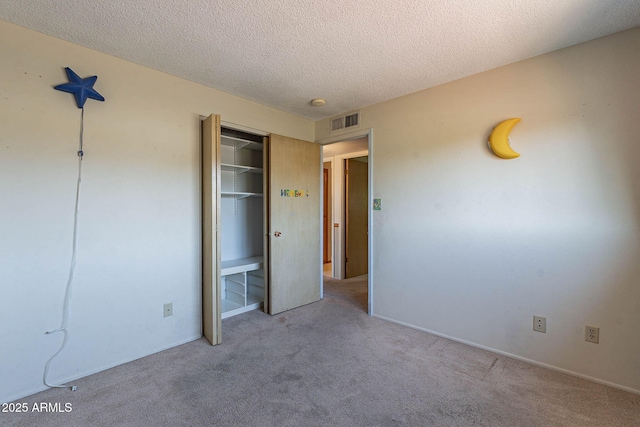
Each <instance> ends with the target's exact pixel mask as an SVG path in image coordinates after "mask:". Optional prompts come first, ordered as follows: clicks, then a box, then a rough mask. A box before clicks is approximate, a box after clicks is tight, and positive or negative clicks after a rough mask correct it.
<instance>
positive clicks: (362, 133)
mask: <svg viewBox="0 0 640 427" xmlns="http://www.w3.org/2000/svg"><path fill="white" fill-rule="evenodd" d="M365 137H366V138H367V141H368V150H367V153H365V154H362V153H364V152H363V151H360V152H354V153H348V154H343V155H340V156H335V157H337V158H340V162H341V163H342V165H335V164H333V165H332V170H333V171H334V173H333V177H332V178H335V177H336V173H341V174H344V172H343V171H344V161H343V160H344V159H347V158H352V157H361V156H363V155H367V156H368V157H369V162H368V171H367V172H368V173H367V176H368V187H369V189H368V190H369V194H368V196H367V199H368V207H367V216H368V222H369V225H368V242H367V248H368V254H367V258H368V266H367V269H368V272H369V273H368V280H367V282H368V283H367V295H368V300H369V301H368V310H367V311H368V314H369V316H372V315H373V301H374V300H373V244H374V234H373V154H374V153H373V129H372V128H369V129H359V130H354V131H352V132H347V133H342V134H340V135H338V136H331V137H327V138H322V139H319V140H317V141H316V142H317V143H318V144H320V145H323V146H324V145H328V144H333V143H335V142H343V141H349V140H353V139H360V138H365ZM337 170H339V171H337ZM336 181H338V179H333V190H334V192H333V194H334V195H335V194H336V193H335V191H336V188H337V186H338V185H344V184H341V183H343V182H344V175H342V176H340V177H339V182H336ZM343 192H344V187H343V189H341V190H340V194H342V193H343ZM343 205H344V204H343V203H342V204H341V206H343ZM333 211H334V212H333V213H334V214H338V213H337V212H336V207H334V209H333ZM336 217H337V218H343V216H334V217H333V218H332V224H333V223H334V222H335V219H336ZM320 221H322V212H320ZM340 223H342V219H341V220H340ZM340 234H342V230H341V229H340ZM334 237H335V232H334ZM335 242H336V239H334V244H333V248H332V253H331V260H332V269H333V273H334V274H333V276H334V277H336V276H338V277H344V266H341V269H340V271H336V265H335V264H336V259H339V260H340V263H341V264H343V263H344V256H342V254H338V253H336V252H337V251H336V247H338V245H337V244H336V243H335ZM340 244H341V245H342V246H339V247H338V248H344V242H343V239H342V238H340ZM340 250H344V249H340ZM338 256H340V258H338ZM338 273H340V274H338Z"/></svg>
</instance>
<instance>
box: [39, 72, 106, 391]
mask: <svg viewBox="0 0 640 427" xmlns="http://www.w3.org/2000/svg"><path fill="white" fill-rule="evenodd" d="M65 70H66V72H67V77H68V78H69V83H65V84H61V85H58V86H56V87H55V89H56V90H61V91H63V92H68V93H72V94H73V95H74V96H75V98H76V103H77V105H78V108H80V110H81V113H80V137H79V147H78V153H77V154H78V179H77V181H76V199H75V204H74V212H73V238H72V247H71V263H70V266H69V277H68V279H67V287H66V290H65V296H64V303H63V307H62V322H61V324H60V327H59V328H58V329H54V330H52V331H47V332H46V334H47V335H51V334H55V333H58V332H62V333H63V334H64V338H63V340H62V344H61V345H60V348H59V349H58V351H56V352H55V353H54V354H53V356H51V357H50V358H49V360H47V362H46V363H45V365H44V374H43V376H42V380H43V382H44V384H45V385H46V386H47V387H56V388H67V387H70V388H71V390H72V391H75V390H76V386H65V385H57V384H51V383H49V381H48V380H47V377H48V376H49V368H50V366H51V362H52V361H53V359H55V358H56V356H58V354H60V353H61V352H62V350H64V348H65V346H66V345H67V342H68V341H69V327H68V326H69V318H70V310H71V296H72V293H73V292H72V291H73V278H74V276H75V271H76V258H77V253H78V219H79V213H80V209H79V207H80V185H81V183H82V159H83V157H84V103H85V101H86V100H87V98H92V99H96V100H98V101H104V98H103V97H102V95H100V94H99V93H98V92H96V90H95V89H93V85H94V84H95V82H96V80H97V78H98V77H97V76H92V77H88V78H86V79H83V78H80V77H79V76H78V75H77V74H76V73H74V72H73V71H72V70H71V68H68V67H67V68H65Z"/></svg>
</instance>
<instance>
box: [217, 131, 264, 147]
mask: <svg viewBox="0 0 640 427" xmlns="http://www.w3.org/2000/svg"><path fill="white" fill-rule="evenodd" d="M220 144H222V145H228V146H231V147H235V149H236V150H239V149H241V148H247V149H249V150H255V151H262V144H261V143H259V142H253V141H247V140H246V139H240V138H235V137H233V136H224V135H222V136H221V137H220Z"/></svg>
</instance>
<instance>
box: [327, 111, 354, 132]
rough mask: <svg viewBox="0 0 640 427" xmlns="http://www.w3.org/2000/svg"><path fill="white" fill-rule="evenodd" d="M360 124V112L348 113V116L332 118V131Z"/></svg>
mask: <svg viewBox="0 0 640 427" xmlns="http://www.w3.org/2000/svg"><path fill="white" fill-rule="evenodd" d="M359 124H360V112H359V111H357V112H355V113H350V114H347V115H346V116H340V117H334V118H333V119H331V132H334V131H337V130H340V129H347V128H350V127H355V126H358V125H359Z"/></svg>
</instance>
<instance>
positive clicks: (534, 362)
mask: <svg viewBox="0 0 640 427" xmlns="http://www.w3.org/2000/svg"><path fill="white" fill-rule="evenodd" d="M371 316H372V317H376V318H378V319H381V320H386V321H387V322H391V323H395V324H397V325H402V326H406V327H408V328H411V329H416V330H418V331H422V332H426V333H429V334H431V335H435V336H438V337H441V338H446V339H448V340H451V341H455V342H459V343H461V344H466V345H468V346H471V347H475V348H479V349H482V350H486V351H490V352H491V353H496V354H499V355H501V356H506V357H509V358H511V359H516V360H519V361H521V362H526V363H530V364H532V365H536V366H540V367H542V368H547V369H551V370H552V371H557V372H562V373H563V374H567V375H571V376H572V377H578V378H582V379H583V380H587V381H591V382H594V383H597V384H602V385H606V386H609V387H612V388H616V389H619V390H624V391H627V392H629V393H633V394H638V395H640V390H637V389H635V388H631V387H627V386H624V385H621V384H616V383H612V382H609V381H605V380H601V379H599V378H594V377H590V376H589V375H584V374H581V373H579V372H574V371H570V370H568V369H564V368H559V367H557V366H553V365H548V364H546V363H542V362H538V361H535V360H532V359H527V358H526V357H522V356H518V355H516V354H511V353H507V352H506V351H502V350H496V349H495V348H491V347H486V346H483V345H480V344H476V343H473V342H470V341H465V340H462V339H459V338H455V337H451V336H449V335H445V334H441V333H439V332H435V331H431V330H429V329H425V328H421V327H419V326H415V325H411V324H409V323H405V322H401V321H399V320H395V319H390V318H388V317H384V316H380V315H378V314H372V315H371Z"/></svg>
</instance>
